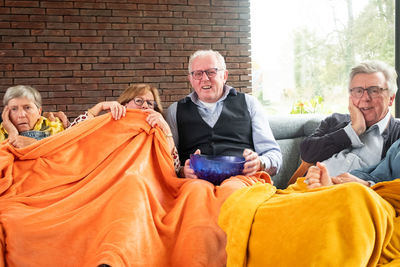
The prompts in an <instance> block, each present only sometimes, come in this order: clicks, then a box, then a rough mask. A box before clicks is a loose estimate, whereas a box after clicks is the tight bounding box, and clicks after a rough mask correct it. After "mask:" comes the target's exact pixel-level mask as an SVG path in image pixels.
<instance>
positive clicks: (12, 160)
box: [0, 110, 269, 267]
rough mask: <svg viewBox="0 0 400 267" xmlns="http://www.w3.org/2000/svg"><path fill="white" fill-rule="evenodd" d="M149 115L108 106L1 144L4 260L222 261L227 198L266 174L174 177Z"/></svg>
mask: <svg viewBox="0 0 400 267" xmlns="http://www.w3.org/2000/svg"><path fill="white" fill-rule="evenodd" d="M145 117H146V114H145V113H143V112H142V111H138V110H129V111H128V112H127V114H126V117H124V118H122V119H121V120H119V121H114V120H112V119H111V116H110V115H109V114H106V115H103V116H99V117H97V118H95V119H92V120H88V121H86V122H83V123H81V124H79V125H77V126H74V127H73V128H71V129H68V130H66V131H64V132H61V133H59V134H57V135H54V136H52V137H49V138H46V139H43V140H41V141H38V142H36V143H35V144H33V145H31V146H29V147H26V148H23V149H15V148H13V147H12V146H10V145H9V144H8V143H7V142H6V141H5V142H3V143H2V144H1V145H0V173H1V177H0V228H1V229H0V266H8V267H12V266H23V267H29V266H59V267H61V266H78V267H82V266H91V267H92V266H97V265H99V264H108V265H111V266H114V267H116V266H118V267H120V266H224V265H225V263H226V253H225V244H226V236H225V234H224V232H223V231H222V230H221V229H220V228H219V227H218V225H217V216H218V213H219V209H220V206H221V205H222V203H223V201H224V200H225V199H226V198H227V197H228V196H229V195H230V194H231V193H232V192H233V191H235V190H236V189H238V188H240V187H243V186H246V185H249V184H252V183H254V182H256V181H263V180H262V179H261V180H260V179H257V178H256V177H244V176H237V177H233V178H230V179H228V180H226V181H225V182H224V183H223V184H222V185H221V186H217V187H215V186H213V185H212V184H210V183H208V182H206V181H203V180H193V179H179V178H177V177H176V175H175V173H174V168H173V162H172V158H171V156H170V153H169V149H168V145H167V142H166V140H165V137H164V136H163V134H162V132H161V131H160V130H159V129H158V128H156V129H155V128H151V127H150V126H149V125H148V124H147V123H146V121H145ZM261 175H264V176H263V178H265V179H269V177H268V176H265V174H261Z"/></svg>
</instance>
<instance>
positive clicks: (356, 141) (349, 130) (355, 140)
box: [343, 122, 364, 147]
mask: <svg viewBox="0 0 400 267" xmlns="http://www.w3.org/2000/svg"><path fill="white" fill-rule="evenodd" d="M343 130H344V131H345V132H346V134H347V136H348V137H349V138H350V141H351V146H352V147H362V146H363V145H364V144H363V143H362V142H361V140H360V137H358V135H357V134H356V132H355V131H354V129H353V127H351V122H350V123H349V124H347V126H346V127H344V128H343Z"/></svg>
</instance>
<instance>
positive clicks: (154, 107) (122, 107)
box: [70, 84, 180, 172]
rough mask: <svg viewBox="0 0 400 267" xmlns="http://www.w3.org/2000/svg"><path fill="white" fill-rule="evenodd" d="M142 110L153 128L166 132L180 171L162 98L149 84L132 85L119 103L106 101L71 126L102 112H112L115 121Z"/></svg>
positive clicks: (176, 167)
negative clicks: (131, 111)
mask: <svg viewBox="0 0 400 267" xmlns="http://www.w3.org/2000/svg"><path fill="white" fill-rule="evenodd" d="M127 108H132V109H142V110H144V112H147V113H148V116H147V119H146V120H147V122H148V123H149V124H150V125H151V126H152V127H155V126H158V127H160V129H161V130H162V131H163V132H164V134H165V137H166V138H167V141H168V144H169V147H170V150H171V155H172V158H173V159H174V166H175V171H177V172H178V171H179V168H180V161H179V156H178V151H177V149H176V147H175V143H174V139H173V138H172V133H171V129H170V128H169V125H168V123H167V122H166V121H165V119H164V117H163V115H162V113H163V107H162V105H161V101H160V96H159V94H158V90H157V88H155V87H153V86H151V85H149V84H135V85H131V86H129V87H128V88H126V89H125V91H123V92H122V94H121V95H120V97H119V98H118V100H117V101H105V102H100V103H98V104H96V105H95V106H94V107H92V108H90V109H89V110H88V111H86V112H85V113H84V114H82V115H80V116H79V117H77V118H76V119H75V120H74V121H73V122H72V123H71V125H70V127H71V126H74V125H76V124H78V123H79V122H82V121H84V120H87V119H90V118H94V117H96V116H97V115H99V114H100V113H101V112H102V111H110V112H111V116H112V117H113V118H114V119H115V120H119V119H120V118H122V117H124V116H125V113H126V109H127Z"/></svg>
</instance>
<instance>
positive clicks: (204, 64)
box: [189, 55, 228, 103]
mask: <svg viewBox="0 0 400 267" xmlns="http://www.w3.org/2000/svg"><path fill="white" fill-rule="evenodd" d="M213 68H217V69H218V71H217V74H216V75H215V77H212V78H209V77H208V76H207V74H206V73H203V76H202V77H201V79H199V80H196V79H195V78H194V77H193V76H192V75H191V74H189V80H190V83H191V84H192V87H193V89H194V91H195V92H196V93H197V95H198V97H199V99H200V100H201V101H204V102H207V103H215V102H217V101H218V99H220V98H221V96H222V94H223V89H224V84H225V82H226V80H227V79H228V71H227V70H220V69H221V67H220V66H218V61H217V59H216V57H215V56H214V55H207V56H199V57H197V58H195V59H194V60H193V62H192V71H199V70H200V71H205V70H210V69H213Z"/></svg>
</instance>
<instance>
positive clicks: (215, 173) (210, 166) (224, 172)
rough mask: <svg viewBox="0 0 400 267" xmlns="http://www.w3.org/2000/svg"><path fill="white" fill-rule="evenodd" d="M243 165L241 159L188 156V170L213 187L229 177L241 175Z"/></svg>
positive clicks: (233, 157)
mask: <svg viewBox="0 0 400 267" xmlns="http://www.w3.org/2000/svg"><path fill="white" fill-rule="evenodd" d="M244 163H245V160H244V158H243V157H236V156H209V155H201V154H200V155H199V154H191V155H190V168H192V169H193V170H194V172H195V173H196V175H197V177H198V178H200V179H204V180H207V181H209V182H210V183H213V184H215V185H219V184H221V183H222V181H223V180H225V179H227V178H229V177H231V176H235V175H239V174H242V171H243V166H244Z"/></svg>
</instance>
